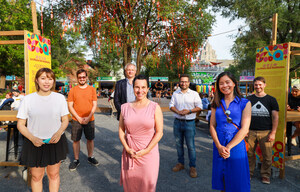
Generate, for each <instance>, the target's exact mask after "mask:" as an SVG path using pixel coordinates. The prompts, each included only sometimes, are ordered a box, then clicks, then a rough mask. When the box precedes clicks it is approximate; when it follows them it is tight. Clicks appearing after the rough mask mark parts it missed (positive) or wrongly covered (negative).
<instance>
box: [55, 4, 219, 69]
mask: <svg viewBox="0 0 300 192" xmlns="http://www.w3.org/2000/svg"><path fill="white" fill-rule="evenodd" d="M61 2H62V3H61V4H59V6H58V10H60V11H61V13H62V15H63V18H64V19H66V18H69V19H70V18H71V22H74V21H75V25H79V23H80V25H82V26H83V27H82V29H81V31H82V33H83V34H84V35H85V36H86V38H87V40H88V43H89V45H90V46H91V47H95V48H97V47H99V46H100V45H103V44H109V43H110V44H116V45H117V46H115V48H116V49H119V51H120V52H121V51H122V55H123V65H124V64H126V63H128V62H131V60H132V53H134V54H136V57H135V59H136V62H135V63H136V64H137V68H138V72H139V70H140V67H141V64H142V63H143V60H144V59H145V58H146V56H147V55H148V54H149V53H151V52H153V51H155V52H160V55H164V53H166V52H169V51H170V49H171V52H172V53H171V54H173V56H177V58H179V57H180V59H184V57H188V56H191V55H192V54H193V53H194V52H196V50H197V49H198V48H199V47H200V46H201V44H202V41H203V39H204V37H205V36H207V35H208V34H209V33H210V32H211V26H212V23H213V21H214V18H213V17H212V16H211V14H210V13H209V12H207V11H206V8H207V7H208V6H209V3H210V2H211V1H210V0H209V1H207V0H194V1H189V0H177V1H174V0H164V1H153V0H101V1H95V0H90V1H86V0H73V1H71V2H70V1H69V0H64V1H61ZM84 16H88V17H89V18H87V19H86V20H83V17H84ZM171 44H172V45H174V46H170V45H171ZM175 45H176V49H175Z"/></svg>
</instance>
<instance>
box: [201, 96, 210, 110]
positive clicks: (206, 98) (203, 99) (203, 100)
mask: <svg viewBox="0 0 300 192" xmlns="http://www.w3.org/2000/svg"><path fill="white" fill-rule="evenodd" d="M201 100H202V105H203V109H208V105H209V100H208V95H207V93H203V97H202V98H201Z"/></svg>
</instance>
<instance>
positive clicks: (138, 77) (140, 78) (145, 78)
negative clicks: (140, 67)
mask: <svg viewBox="0 0 300 192" xmlns="http://www.w3.org/2000/svg"><path fill="white" fill-rule="evenodd" d="M136 80H146V81H147V87H149V78H148V77H147V76H145V75H142V74H140V75H137V76H135V78H134V79H133V83H132V85H133V87H134V83H135V81H136Z"/></svg>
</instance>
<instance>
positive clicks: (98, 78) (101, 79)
mask: <svg viewBox="0 0 300 192" xmlns="http://www.w3.org/2000/svg"><path fill="white" fill-rule="evenodd" d="M116 80H117V78H116V77H97V81H116Z"/></svg>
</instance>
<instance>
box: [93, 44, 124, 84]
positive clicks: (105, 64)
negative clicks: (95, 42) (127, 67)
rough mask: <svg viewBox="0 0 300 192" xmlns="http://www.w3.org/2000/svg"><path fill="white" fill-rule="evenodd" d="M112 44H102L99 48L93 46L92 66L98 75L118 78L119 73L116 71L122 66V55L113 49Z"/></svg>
mask: <svg viewBox="0 0 300 192" xmlns="http://www.w3.org/2000/svg"><path fill="white" fill-rule="evenodd" d="M112 47H113V44H112V43H109V44H102V45H101V46H100V47H99V48H98V47H96V48H93V49H92V51H93V55H94V57H93V63H92V66H93V67H94V68H96V69H97V70H98V75H99V76H110V74H111V75H112V76H113V77H117V79H120V74H118V73H117V72H118V71H119V70H120V69H121V68H122V67H121V66H122V65H121V64H122V61H123V56H122V54H121V53H120V51H119V52H118V51H117V50H116V49H113V48H112Z"/></svg>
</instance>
